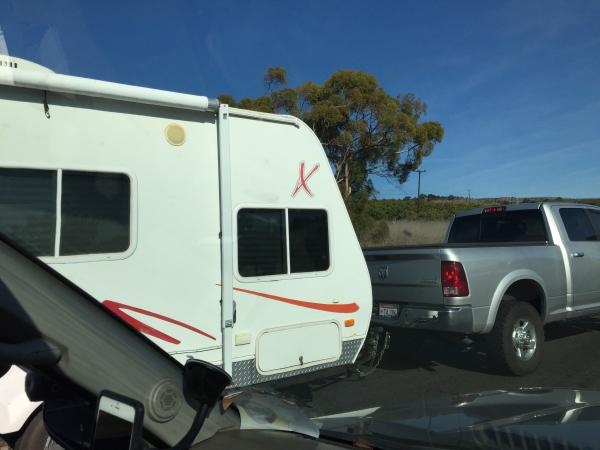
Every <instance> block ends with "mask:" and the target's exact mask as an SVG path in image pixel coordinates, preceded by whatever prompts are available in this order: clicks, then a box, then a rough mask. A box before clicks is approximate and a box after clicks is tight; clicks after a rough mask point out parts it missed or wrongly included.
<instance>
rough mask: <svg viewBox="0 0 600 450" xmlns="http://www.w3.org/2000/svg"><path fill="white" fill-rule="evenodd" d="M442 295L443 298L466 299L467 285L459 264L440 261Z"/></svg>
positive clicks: (461, 266) (465, 276) (463, 271)
mask: <svg viewBox="0 0 600 450" xmlns="http://www.w3.org/2000/svg"><path fill="white" fill-rule="evenodd" d="M442 293H443V294H444V297H466V296H467V295H469V283H468V282H467V275H466V274H465V269H464V268H463V265H462V264H461V263H459V262H456V261H442Z"/></svg>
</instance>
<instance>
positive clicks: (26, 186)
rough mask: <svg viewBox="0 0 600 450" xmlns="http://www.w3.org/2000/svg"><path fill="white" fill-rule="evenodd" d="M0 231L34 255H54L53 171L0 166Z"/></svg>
mask: <svg viewBox="0 0 600 450" xmlns="http://www.w3.org/2000/svg"><path fill="white" fill-rule="evenodd" d="M0 233H2V234H4V235H5V236H6V237H8V238H9V239H10V240H12V241H13V242H15V243H16V244H17V245H20V246H21V247H23V248H24V249H25V250H27V251H29V252H30V253H32V254H33V255H35V256H51V255H54V240H55V233H56V171H54V170H32V169H6V168H2V169H0Z"/></svg>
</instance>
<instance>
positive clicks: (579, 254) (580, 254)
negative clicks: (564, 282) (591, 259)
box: [571, 252, 585, 258]
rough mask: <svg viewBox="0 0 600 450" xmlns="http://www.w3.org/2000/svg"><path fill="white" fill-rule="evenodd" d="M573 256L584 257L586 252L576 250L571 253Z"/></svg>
mask: <svg viewBox="0 0 600 450" xmlns="http://www.w3.org/2000/svg"><path fill="white" fill-rule="evenodd" d="M571 256H572V257H573V258H583V257H584V256H585V253H583V252H575V253H571Z"/></svg>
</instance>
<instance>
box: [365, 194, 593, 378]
mask: <svg viewBox="0 0 600 450" xmlns="http://www.w3.org/2000/svg"><path fill="white" fill-rule="evenodd" d="M364 253H365V257H366V260H367V264H368V266H369V272H370V275H371V281H372V284H373V318H372V321H373V323H375V324H383V325H385V326H388V327H404V328H418V329H426V330H438V331H447V332H454V333H462V334H467V335H477V334H481V335H487V341H488V342H487V343H488V357H490V358H493V359H494V360H495V361H496V362H497V363H498V364H499V365H500V366H501V367H502V368H503V369H504V370H506V371H508V372H511V373H513V374H515V375H523V374H526V373H530V372H533V371H534V370H535V369H536V368H537V366H538V365H539V363H540V361H541V357H542V347H543V343H544V328H543V325H544V324H546V323H549V322H553V321H557V320H563V319H570V318H575V317H580V316H584V315H592V314H598V313H600V208H597V207H595V206H590V205H583V204H577V203H523V204H517V205H508V206H497V207H490V208H484V209H475V210H471V211H467V212H462V213H459V214H456V216H455V217H454V220H453V221H452V223H451V224H450V227H449V229H448V232H447V235H446V239H445V243H443V244H439V245H425V246H415V247H394V248H372V249H366V250H365V252H364Z"/></svg>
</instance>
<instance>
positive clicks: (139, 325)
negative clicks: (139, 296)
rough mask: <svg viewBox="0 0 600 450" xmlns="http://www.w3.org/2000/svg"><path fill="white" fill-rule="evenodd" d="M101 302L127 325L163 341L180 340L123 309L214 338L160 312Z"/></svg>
mask: <svg viewBox="0 0 600 450" xmlns="http://www.w3.org/2000/svg"><path fill="white" fill-rule="evenodd" d="M102 304H103V305H104V306H106V307H107V308H108V309H109V310H110V311H112V312H113V313H115V314H116V315H117V316H119V317H120V318H121V319H123V320H125V321H126V322H127V323H129V325H131V326H132V327H134V328H135V329H136V330H138V331H140V332H142V333H146V334H149V335H150V336H154V337H155V338H158V339H162V340H163V341H167V342H170V343H171V344H180V343H181V341H180V340H179V339H175V338H174V337H173V336H169V335H168V334H166V333H163V332H162V331H159V330H157V329H156V328H154V327H151V326H150V325H147V324H145V323H144V322H141V321H139V320H138V319H136V318H135V317H132V316H130V315H129V314H127V313H126V312H125V311H123V310H124V309H127V310H129V311H133V312H136V313H140V314H144V315H146V316H150V317H154V318H155V319H160V320H164V321H165V322H169V323H172V324H174V325H177V326H180V327H182V328H185V329H188V330H191V331H193V332H195V333H198V334H201V335H202V336H205V337H207V338H209V339H212V340H213V341H215V340H216V339H215V338H214V337H213V336H211V335H210V334H208V333H206V332H204V331H202V330H199V329H198V328H196V327H193V326H191V325H188V324H187V323H183V322H180V321H179V320H175V319H171V318H170V317H167V316H163V315H162V314H157V313H154V312H152V311H147V310H145V309H142V308H136V307H135V306H129V305H125V304H123V303H117V302H113V301H112V300H104V301H103V302H102Z"/></svg>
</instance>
